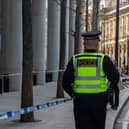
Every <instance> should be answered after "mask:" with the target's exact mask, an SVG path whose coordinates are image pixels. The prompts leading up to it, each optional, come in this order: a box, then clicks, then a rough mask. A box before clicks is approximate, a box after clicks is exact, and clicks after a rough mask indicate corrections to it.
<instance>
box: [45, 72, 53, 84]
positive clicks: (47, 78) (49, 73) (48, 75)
mask: <svg viewBox="0 0 129 129" xmlns="http://www.w3.org/2000/svg"><path fill="white" fill-rule="evenodd" d="M51 81H52V72H46V82H51Z"/></svg>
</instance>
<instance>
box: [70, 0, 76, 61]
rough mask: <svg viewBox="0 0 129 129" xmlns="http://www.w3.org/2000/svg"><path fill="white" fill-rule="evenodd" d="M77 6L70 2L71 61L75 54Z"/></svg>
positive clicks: (71, 0)
mask: <svg viewBox="0 0 129 129" xmlns="http://www.w3.org/2000/svg"><path fill="white" fill-rule="evenodd" d="M75 10H76V6H75V3H74V1H73V0H70V16H69V34H70V35H69V59H70V58H71V56H72V55H73V54H74V38H75V37H74V34H75V16H76V11H75Z"/></svg>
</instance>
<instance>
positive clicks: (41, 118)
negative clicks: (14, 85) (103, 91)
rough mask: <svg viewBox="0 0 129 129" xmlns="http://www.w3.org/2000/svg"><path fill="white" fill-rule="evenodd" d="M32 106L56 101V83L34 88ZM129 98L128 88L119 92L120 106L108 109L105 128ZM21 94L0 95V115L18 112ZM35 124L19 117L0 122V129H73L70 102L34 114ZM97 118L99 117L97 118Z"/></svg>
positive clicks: (112, 122)
mask: <svg viewBox="0 0 129 129" xmlns="http://www.w3.org/2000/svg"><path fill="white" fill-rule="evenodd" d="M33 91H34V105H37V104H43V103H46V102H48V101H54V100H56V98H55V96H56V83H55V82H52V83H47V84H46V85H45V86H34V90H33ZM128 98H129V88H123V89H121V90H120V105H119V107H118V109H117V110H112V109H108V110H107V118H106V128H105V129H113V126H114V122H115V120H116V118H117V117H118V115H119V113H120V111H121V109H122V108H123V106H124V104H125V103H126V102H127V101H128ZM20 103H21V93H20V92H9V93H3V94H0V113H3V112H8V111H17V110H20ZM34 118H35V122H29V123H21V122H19V119H20V116H15V117H12V118H9V119H3V120H0V129H8V128H10V129H28V128H29V129H75V126H74V117H73V105H72V101H68V102H65V103H62V104H59V105H56V106H53V107H49V108H45V109H42V110H38V111H35V112H34ZM98 118H99V116H98Z"/></svg>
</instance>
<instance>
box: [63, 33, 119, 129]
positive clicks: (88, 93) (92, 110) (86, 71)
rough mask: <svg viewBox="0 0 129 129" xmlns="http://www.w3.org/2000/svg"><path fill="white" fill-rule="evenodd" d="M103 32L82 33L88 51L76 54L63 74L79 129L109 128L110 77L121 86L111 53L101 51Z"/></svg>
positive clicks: (112, 84)
mask: <svg viewBox="0 0 129 129" xmlns="http://www.w3.org/2000/svg"><path fill="white" fill-rule="evenodd" d="M100 34H101V32H100V31H91V32H84V33H82V37H83V39H84V43H83V45H84V52H82V53H79V54H76V55H73V56H72V58H71V59H70V61H69V62H68V64H67V68H66V70H65V72H64V75H63V80H62V85H63V88H64V90H65V91H66V92H67V93H68V94H69V95H70V96H71V97H73V104H74V118H75V126H76V129H105V119H106V106H107V93H106V91H107V88H108V87H107V81H106V79H108V80H109V81H110V88H112V89H114V90H118V86H117V84H118V81H119V72H118V70H117V68H116V67H115V65H114V64H113V62H112V60H111V59H110V58H109V56H107V55H105V54H103V53H100V52H98V48H99V36H100ZM116 106H118V105H116Z"/></svg>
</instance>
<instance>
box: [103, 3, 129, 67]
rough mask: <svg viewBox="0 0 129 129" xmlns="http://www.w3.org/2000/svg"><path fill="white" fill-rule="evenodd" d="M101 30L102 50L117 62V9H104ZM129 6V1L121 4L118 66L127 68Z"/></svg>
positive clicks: (128, 55)
mask: <svg viewBox="0 0 129 129" xmlns="http://www.w3.org/2000/svg"><path fill="white" fill-rule="evenodd" d="M113 4H114V3H113ZM100 19H101V22H100V28H101V30H102V37H101V46H100V48H101V50H102V51H104V52H105V53H106V54H108V55H109V56H110V57H111V58H112V60H115V36H116V34H115V31H116V7H115V6H110V7H105V8H102V10H101V12H100ZM128 57H129V4H128V1H123V2H122V3H120V9H119V42H118V66H119V67H121V68H125V67H126V66H127V65H129V63H128V62H129V61H128V60H129V59H128Z"/></svg>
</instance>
